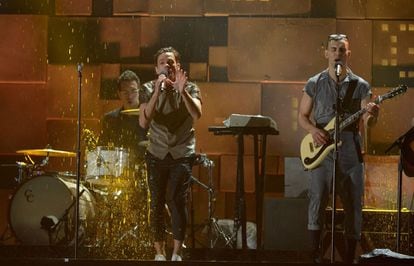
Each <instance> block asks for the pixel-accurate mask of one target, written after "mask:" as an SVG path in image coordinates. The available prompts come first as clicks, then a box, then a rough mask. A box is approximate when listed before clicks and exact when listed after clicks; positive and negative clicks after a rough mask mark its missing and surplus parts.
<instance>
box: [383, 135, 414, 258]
mask: <svg viewBox="0 0 414 266" xmlns="http://www.w3.org/2000/svg"><path fill="white" fill-rule="evenodd" d="M411 134H414V127H412V128H411V129H410V130H408V131H407V132H406V133H405V134H403V135H402V136H400V137H399V138H398V139H396V140H395V141H394V143H392V144H391V145H390V146H389V147H388V148H387V149H386V150H385V153H386V154H388V153H389V152H390V151H391V149H392V148H394V147H396V146H398V148H399V150H400V158H399V160H398V185H397V186H398V188H397V244H396V249H397V252H400V242H401V207H402V206H401V205H402V204H401V202H402V172H403V163H402V161H403V153H402V148H403V142H404V139H405V138H406V137H408V136H410V135H411Z"/></svg>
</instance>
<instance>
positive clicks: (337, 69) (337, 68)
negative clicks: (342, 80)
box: [335, 61, 343, 77]
mask: <svg viewBox="0 0 414 266" xmlns="http://www.w3.org/2000/svg"><path fill="white" fill-rule="evenodd" d="M342 67H343V63H342V62H341V61H336V63H335V75H336V76H337V77H339V76H340V75H341V74H342Z"/></svg>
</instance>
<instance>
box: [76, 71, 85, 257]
mask: <svg viewBox="0 0 414 266" xmlns="http://www.w3.org/2000/svg"><path fill="white" fill-rule="evenodd" d="M82 68H83V64H82V63H78V66H77V71H78V80H79V84H78V121H77V136H76V140H77V142H76V204H75V256H74V258H75V259H77V257H78V237H79V197H80V193H79V187H80V156H81V150H80V141H81V103H82Z"/></svg>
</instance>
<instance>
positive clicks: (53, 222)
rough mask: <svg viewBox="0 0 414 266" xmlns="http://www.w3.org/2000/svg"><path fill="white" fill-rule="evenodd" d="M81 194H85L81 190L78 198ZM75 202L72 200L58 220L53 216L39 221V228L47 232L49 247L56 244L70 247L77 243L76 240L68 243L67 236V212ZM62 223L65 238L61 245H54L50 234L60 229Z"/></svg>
mask: <svg viewBox="0 0 414 266" xmlns="http://www.w3.org/2000/svg"><path fill="white" fill-rule="evenodd" d="M83 192H85V189H82V191H81V192H80V193H79V197H81V196H82V194H83ZM77 202H78V201H77V200H76V199H74V200H72V203H71V204H70V205H69V207H67V208H66V209H65V212H64V213H63V215H62V217H60V218H59V219H58V218H57V217H55V216H43V217H42V219H41V221H40V224H41V226H42V227H41V228H42V229H44V230H47V231H48V236H49V244H50V245H56V244H61V243H68V245H69V246H71V245H72V244H73V243H74V242H77V241H76V239H74V240H73V241H71V242H70V243H69V240H70V236H69V227H68V216H69V211H70V210H71V209H72V208H73V206H75V204H76V203H77ZM62 223H64V230H65V238H64V239H63V240H62V241H61V243H55V242H54V241H53V240H52V233H53V232H54V231H55V230H56V229H59V228H60V225H61V224H62ZM56 235H57V234H56ZM75 235H76V234H75ZM78 235H79V234H78ZM78 235H76V236H75V237H78Z"/></svg>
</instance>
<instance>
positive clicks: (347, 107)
mask: <svg viewBox="0 0 414 266" xmlns="http://www.w3.org/2000/svg"><path fill="white" fill-rule="evenodd" d="M357 83H358V80H357V79H351V81H350V82H349V85H348V89H347V90H346V93H345V97H344V99H343V101H342V109H343V110H351V100H352V95H354V91H355V88H356V85H357Z"/></svg>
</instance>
